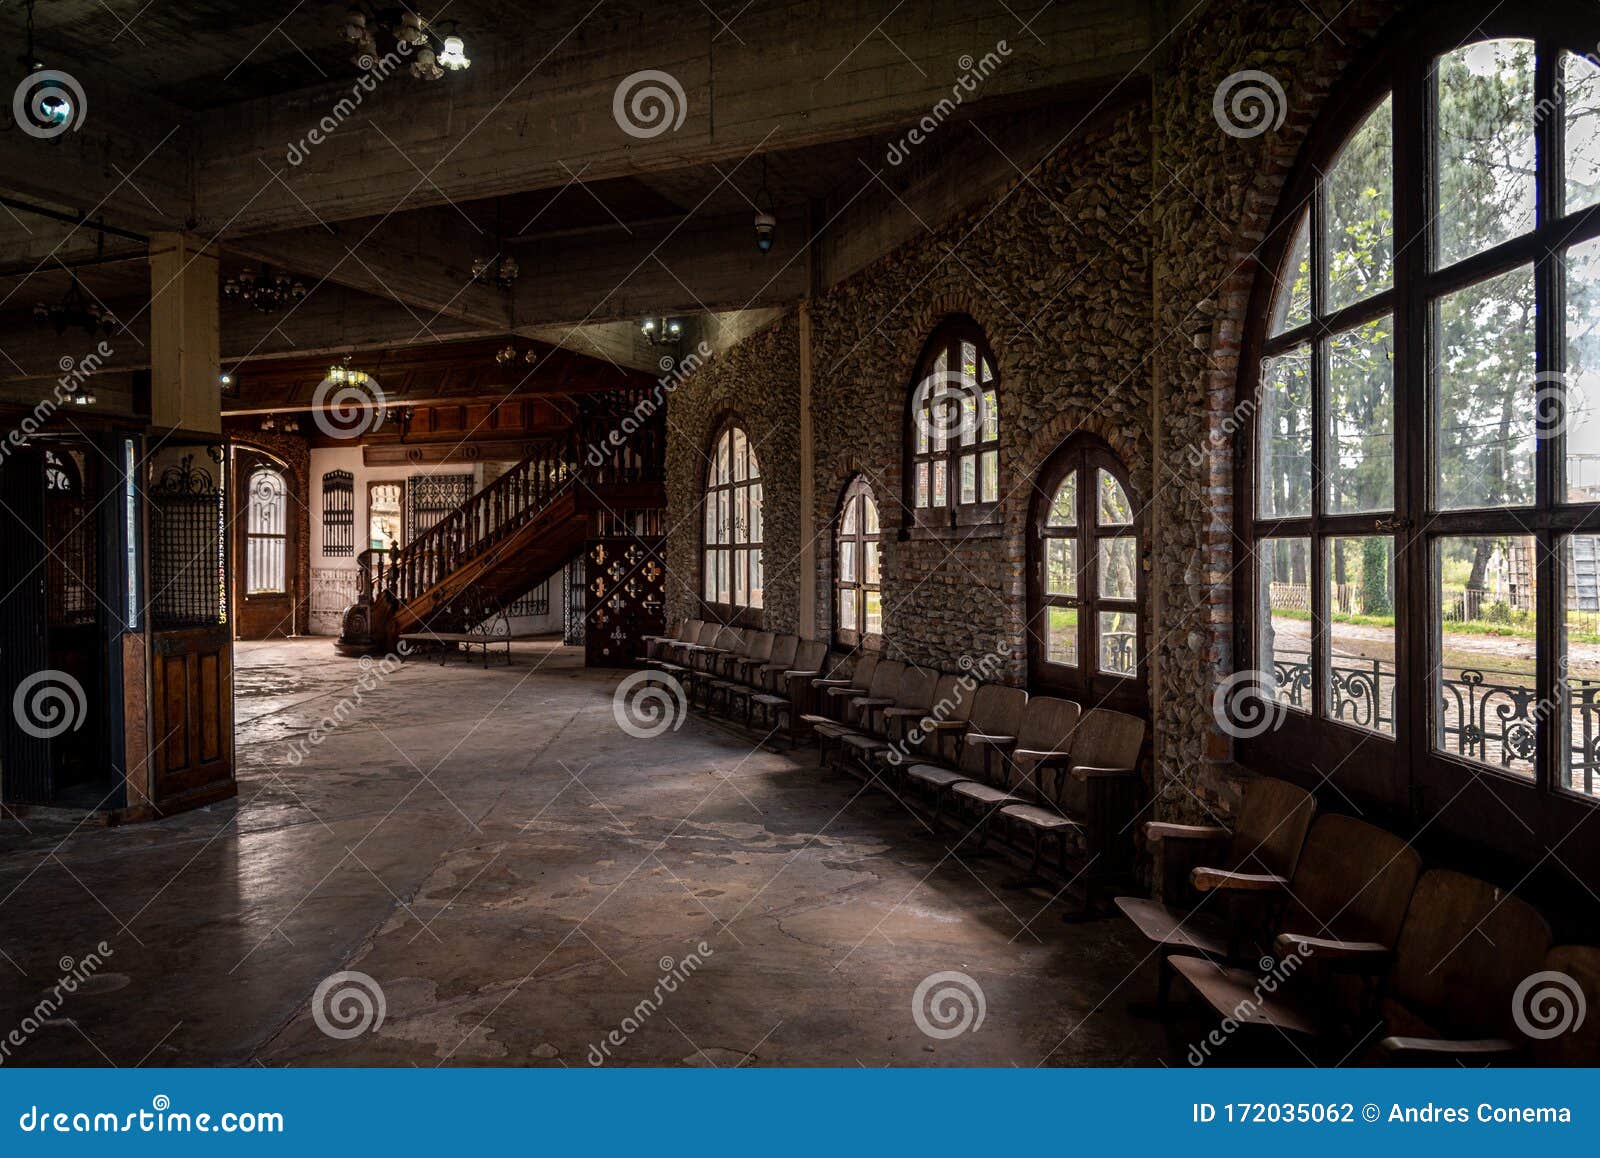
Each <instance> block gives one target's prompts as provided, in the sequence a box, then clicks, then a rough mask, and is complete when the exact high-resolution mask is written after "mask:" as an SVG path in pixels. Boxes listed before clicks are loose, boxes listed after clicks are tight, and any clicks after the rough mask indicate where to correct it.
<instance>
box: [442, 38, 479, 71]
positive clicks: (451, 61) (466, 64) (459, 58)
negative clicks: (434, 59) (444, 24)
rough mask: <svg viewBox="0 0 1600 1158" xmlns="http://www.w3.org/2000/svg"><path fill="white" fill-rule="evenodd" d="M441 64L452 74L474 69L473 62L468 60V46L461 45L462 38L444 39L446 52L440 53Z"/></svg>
mask: <svg viewBox="0 0 1600 1158" xmlns="http://www.w3.org/2000/svg"><path fill="white" fill-rule="evenodd" d="M439 63H440V64H442V65H444V67H445V68H448V69H449V70H450V71H451V72H462V71H464V70H465V69H469V68H471V67H472V61H470V60H468V59H467V46H466V45H464V44H462V43H461V37H459V36H446V37H445V38H444V50H443V51H442V52H440V53H439Z"/></svg>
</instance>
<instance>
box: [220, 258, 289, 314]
mask: <svg viewBox="0 0 1600 1158" xmlns="http://www.w3.org/2000/svg"><path fill="white" fill-rule="evenodd" d="M222 296H223V297H224V298H226V299H227V300H228V301H230V302H241V303H243V304H244V305H247V306H250V307H251V308H252V309H255V310H259V311H260V312H261V313H264V314H273V313H277V312H278V311H279V310H281V309H283V308H284V307H285V306H287V305H289V304H290V303H291V302H297V301H299V300H300V299H301V298H303V297H305V296H306V286H305V282H303V281H300V280H299V279H298V278H294V277H291V276H290V275H289V274H287V273H285V272H283V271H282V270H279V271H278V272H276V273H273V272H272V271H271V270H269V269H268V268H267V267H266V266H265V265H263V266H262V267H261V271H260V273H257V272H256V271H255V270H253V269H242V270H240V271H239V272H238V274H237V275H234V276H230V277H228V278H225V279H224V280H223V283H222Z"/></svg>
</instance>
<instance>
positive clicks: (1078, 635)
mask: <svg viewBox="0 0 1600 1158" xmlns="http://www.w3.org/2000/svg"><path fill="white" fill-rule="evenodd" d="M1030 525H1031V530H1032V534H1031V536H1030V538H1031V544H1030V546H1031V549H1030V552H1029V577H1028V594H1029V637H1030V643H1031V652H1030V654H1031V660H1030V663H1029V669H1030V674H1031V676H1032V678H1033V679H1034V681H1035V682H1037V683H1038V684H1040V685H1042V686H1049V687H1052V688H1057V689H1061V690H1065V691H1071V692H1077V693H1081V694H1084V695H1088V696H1090V697H1091V698H1093V699H1094V700H1095V701H1096V702H1099V701H1101V700H1103V699H1105V698H1107V697H1115V698H1117V699H1119V700H1122V701H1124V702H1127V701H1129V700H1131V699H1135V698H1138V697H1139V696H1141V695H1142V692H1141V687H1142V683H1143V666H1144V657H1143V656H1142V655H1141V653H1140V645H1139V626H1140V617H1139V608H1140V599H1141V597H1142V596H1143V594H1144V584H1143V581H1142V567H1141V563H1140V549H1139V522H1138V519H1137V517H1136V515H1135V510H1134V506H1133V502H1132V501H1131V500H1130V499H1129V497H1128V476H1127V471H1126V469H1125V468H1124V467H1123V465H1122V462H1121V460H1120V459H1118V458H1117V456H1116V455H1115V454H1113V453H1112V452H1111V450H1110V449H1109V448H1108V447H1107V446H1106V445H1105V444H1104V443H1102V442H1100V441H1099V440H1098V439H1095V438H1090V437H1088V436H1080V437H1077V438H1073V439H1070V440H1069V441H1067V442H1066V443H1064V444H1063V445H1062V447H1061V448H1060V449H1059V450H1057V451H1056V452H1055V454H1053V455H1052V456H1051V457H1050V460H1049V461H1048V462H1047V463H1046V464H1045V467H1044V470H1043V471H1042V472H1041V473H1040V475H1039V480H1038V484H1037V486H1036V487H1035V491H1034V501H1033V515H1032V520H1031V524H1030Z"/></svg>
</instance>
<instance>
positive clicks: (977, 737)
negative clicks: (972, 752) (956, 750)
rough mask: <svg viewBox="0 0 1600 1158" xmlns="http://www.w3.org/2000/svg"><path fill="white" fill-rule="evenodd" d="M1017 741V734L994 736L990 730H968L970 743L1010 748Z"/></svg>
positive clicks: (968, 741)
mask: <svg viewBox="0 0 1600 1158" xmlns="http://www.w3.org/2000/svg"><path fill="white" fill-rule="evenodd" d="M1016 742H1017V738H1016V737H1015V736H992V735H990V734H989V733H988V732H968V733H967V743H969V744H993V745H994V746H995V747H996V748H1009V747H1011V746H1012V745H1013V744H1015V743H1016Z"/></svg>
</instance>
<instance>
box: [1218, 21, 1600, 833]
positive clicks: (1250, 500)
mask: <svg viewBox="0 0 1600 1158" xmlns="http://www.w3.org/2000/svg"><path fill="white" fill-rule="evenodd" d="M1448 19H1449V18H1448V17H1446V18H1445V19H1444V20H1441V21H1439V22H1436V24H1435V26H1432V27H1431V28H1430V31H1429V32H1428V33H1427V35H1428V36H1429V37H1431V38H1432V39H1430V40H1429V41H1428V42H1427V43H1426V44H1425V45H1423V46H1422V47H1421V48H1420V50H1418V49H1417V46H1416V45H1412V46H1408V47H1410V48H1412V49H1413V51H1412V52H1410V53H1407V52H1405V51H1403V50H1399V49H1397V50H1396V52H1395V54H1394V63H1393V65H1392V66H1391V67H1388V68H1385V69H1383V70H1382V73H1381V75H1382V77H1383V78H1384V79H1385V80H1387V79H1388V78H1395V84H1396V87H1395V89H1394V90H1393V91H1392V92H1370V94H1369V97H1368V100H1367V102H1366V103H1365V104H1364V105H1362V106H1360V107H1359V108H1355V107H1354V106H1352V111H1351V112H1348V113H1345V112H1340V113H1337V114H1333V115H1335V116H1337V117H1338V119H1339V120H1340V125H1339V126H1335V127H1342V128H1343V130H1344V131H1343V132H1342V133H1323V134H1320V135H1319V137H1317V138H1314V140H1315V141H1316V142H1317V143H1315V144H1314V145H1313V146H1312V148H1311V150H1310V154H1309V155H1308V156H1307V158H1306V159H1305V161H1304V162H1303V164H1302V167H1301V171H1300V175H1299V177H1298V178H1297V180H1296V181H1295V182H1294V183H1292V184H1291V187H1290V189H1289V192H1288V195H1287V198H1286V204H1285V209H1284V210H1283V211H1282V212H1281V213H1280V227H1279V230H1278V237H1279V240H1278V242H1277V245H1278V247H1279V250H1280V252H1281V256H1280V257H1278V259H1277V260H1276V261H1275V262H1273V263H1272V265H1271V268H1272V269H1273V271H1274V273H1275V276H1274V278H1273V279H1272V283H1273V284H1272V285H1271V286H1270V287H1263V291H1262V292H1261V293H1260V294H1258V297H1257V299H1256V326H1255V329H1254V332H1253V333H1252V336H1251V342H1252V353H1253V356H1252V357H1250V358H1248V359H1247V362H1246V364H1247V366H1248V368H1249V369H1248V373H1247V375H1246V380H1245V382H1244V383H1243V386H1244V390H1243V391H1242V393H1241V399H1240V413H1239V415H1237V416H1236V417H1238V418H1240V419H1244V417H1245V416H1246V415H1252V416H1253V423H1252V422H1250V421H1248V420H1246V421H1244V425H1245V426H1247V427H1248V426H1251V425H1253V428H1254V430H1253V435H1252V436H1251V440H1252V443H1253V445H1252V453H1251V454H1250V455H1249V456H1248V459H1247V463H1246V465H1245V466H1244V467H1243V469H1242V473H1241V475H1240V481H1241V488H1242V492H1243V493H1242V494H1241V500H1242V501H1241V502H1240V504H1239V508H1240V510H1241V512H1243V513H1244V514H1245V515H1246V518H1245V521H1244V536H1245V538H1246V540H1247V542H1248V544H1249V555H1248V557H1247V562H1248V563H1249V564H1250V565H1249V566H1248V567H1244V568H1241V574H1240V579H1241V580H1243V583H1242V586H1243V587H1244V588H1245V590H1246V593H1245V596H1244V598H1243V600H1242V602H1241V613H1242V614H1241V619H1242V621H1243V628H1244V637H1243V639H1242V640H1241V643H1242V646H1243V650H1242V655H1241V656H1240V658H1239V660H1238V662H1237V667H1238V668H1240V669H1244V668H1248V667H1252V666H1254V667H1255V668H1257V669H1258V671H1259V681H1260V683H1261V684H1262V686H1263V687H1264V689H1265V691H1266V693H1267V694H1268V695H1269V696H1270V697H1272V698H1273V699H1274V700H1275V701H1276V702H1277V704H1278V705H1279V706H1278V707H1275V708H1274V709H1273V710H1272V711H1270V712H1269V713H1268V714H1267V716H1266V717H1265V720H1266V723H1265V724H1263V725H1262V726H1258V727H1253V728H1250V729H1248V730H1247V731H1246V732H1245V733H1244V738H1245V741H1246V742H1245V743H1244V745H1243V751H1244V754H1245V755H1246V756H1247V757H1255V758H1261V759H1270V760H1272V761H1276V762H1278V764H1279V766H1280V767H1284V766H1287V767H1294V768H1299V769H1302V770H1308V771H1309V772H1310V773H1312V774H1315V775H1318V776H1323V777H1332V778H1333V779H1334V783H1335V784H1339V785H1343V786H1347V787H1349V788H1351V789H1354V790H1356V791H1357V792H1359V793H1364V794H1366V795H1367V796H1369V797H1377V798H1379V799H1381V800H1384V801H1385V802H1388V803H1391V804H1393V805H1395V806H1397V807H1400V808H1403V809H1410V810H1412V812H1413V815H1417V813H1416V810H1417V809H1419V808H1420V809H1423V810H1424V811H1425V812H1426V814H1427V816H1428V819H1429V823H1430V824H1431V823H1433V822H1434V821H1435V820H1437V819H1439V816H1438V814H1437V812H1436V811H1435V810H1438V809H1453V811H1452V812H1451V814H1450V816H1448V817H1446V818H1444V821H1443V822H1442V823H1440V824H1439V825H1438V826H1437V827H1438V828H1441V829H1452V830H1454V832H1455V834H1456V835H1466V836H1467V837H1468V838H1469V839H1472V840H1474V841H1482V842H1485V843H1489V844H1500V845H1501V846H1502V847H1504V846H1508V845H1515V844H1517V842H1518V841H1519V840H1521V839H1522V837H1521V836H1520V835H1519V834H1518V833H1517V832H1514V831H1511V832H1509V835H1507V832H1508V830H1510V829H1512V828H1514V827H1515V822H1513V820H1512V817H1513V815H1518V816H1521V817H1527V818H1531V819H1530V820H1525V821H1524V822H1523V823H1522V824H1521V828H1522V830H1524V832H1525V833H1527V834H1529V841H1530V842H1535V843H1538V844H1539V845H1540V846H1541V847H1542V846H1543V844H1544V843H1545V842H1548V841H1549V840H1551V839H1554V836H1552V835H1549V834H1551V833H1557V834H1559V833H1558V828H1559V817H1560V816H1563V815H1566V813H1564V812H1562V809H1563V808H1567V807H1570V805H1564V804H1562V803H1561V800H1560V797H1561V796H1562V794H1564V793H1575V794H1582V795H1587V796H1590V797H1591V798H1592V797H1594V796H1596V795H1597V794H1600V648H1597V647H1596V646H1595V645H1594V644H1593V643H1592V642H1591V641H1592V640H1594V639H1595V638H1600V551H1597V547H1600V411H1596V410H1595V405H1596V404H1597V403H1600V117H1597V112H1600V68H1597V67H1596V66H1595V64H1594V63H1591V59H1586V58H1585V57H1584V56H1582V55H1580V53H1582V52H1583V51H1585V46H1592V45H1593V44H1594V43H1595V40H1596V33H1597V32H1600V23H1596V22H1591V24H1590V26H1589V27H1588V28H1586V29H1572V30H1569V31H1570V32H1571V35H1570V36H1557V35H1555V34H1554V33H1553V32H1540V33H1537V34H1536V35H1533V36H1531V37H1530V36H1529V35H1528V33H1527V30H1526V29H1524V28H1518V27H1516V26H1515V24H1516V21H1517V20H1519V19H1521V18H1520V17H1519V16H1517V15H1516V14H1513V13H1511V12H1510V11H1509V10H1508V11H1506V12H1504V13H1502V14H1501V15H1500V16H1499V17H1497V18H1495V19H1492V20H1490V21H1489V22H1488V23H1486V24H1484V25H1481V26H1478V27H1475V28H1467V27H1465V26H1463V27H1446V26H1445V23H1446V21H1447V20H1448ZM1508 22H1509V23H1508ZM1573 50H1576V51H1573ZM1373 75H1374V76H1377V75H1378V74H1377V73H1376V72H1375V73H1374V74H1373ZM1375 83H1382V81H1377V82H1375ZM1323 141H1327V143H1326V144H1323V143H1322V142H1323ZM1313 766H1314V767H1313ZM1485 772H1489V773H1491V774H1493V775H1490V776H1489V777H1485V776H1484V775H1483V773H1485ZM1530 787H1531V788H1534V789H1536V790H1537V791H1538V792H1539V793H1540V794H1541V795H1542V796H1543V798H1544V799H1543V800H1542V801H1536V800H1534V799H1533V798H1531V797H1528V796H1527V795H1526V794H1527V790H1528V789H1529V788H1530ZM1468 789H1471V790H1472V791H1471V792H1468V791H1467V790H1468ZM1341 790H1342V789H1341ZM1484 791H1487V792H1488V793H1490V794H1491V795H1492V796H1493V797H1495V798H1496V799H1498V800H1499V801H1500V802H1501V804H1503V805H1505V806H1506V807H1505V808H1503V809H1501V808H1496V806H1495V804H1494V803H1493V802H1492V801H1490V800H1489V799H1488V798H1486V797H1485V796H1483V795H1482V792H1484ZM1458 799H1459V801H1460V803H1456V802H1457V800H1458ZM1569 799H1570V798H1569ZM1497 812H1498V816H1496V815H1495V813H1497ZM1541 826H1544V827H1543V828H1541ZM1569 827H1570V826H1569ZM1497 830H1498V831H1497ZM1535 833H1539V835H1532V834H1535ZM1530 847H1532V844H1530Z"/></svg>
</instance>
